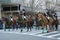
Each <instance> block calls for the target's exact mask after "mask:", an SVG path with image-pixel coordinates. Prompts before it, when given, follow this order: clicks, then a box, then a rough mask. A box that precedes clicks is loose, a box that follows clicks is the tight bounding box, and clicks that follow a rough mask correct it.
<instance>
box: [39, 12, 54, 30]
mask: <svg viewBox="0 0 60 40" xmlns="http://www.w3.org/2000/svg"><path fill="white" fill-rule="evenodd" d="M38 16H39V17H40V18H41V24H42V29H44V28H46V26H47V25H49V26H50V27H49V30H48V31H51V30H52V24H53V18H52V17H50V18H49V22H48V20H47V18H46V17H45V16H44V14H43V13H41V12H39V13H38Z"/></svg>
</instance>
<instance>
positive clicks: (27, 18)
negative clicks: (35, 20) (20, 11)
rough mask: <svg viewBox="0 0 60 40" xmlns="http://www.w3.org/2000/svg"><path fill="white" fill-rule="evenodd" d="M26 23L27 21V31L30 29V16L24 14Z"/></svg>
mask: <svg viewBox="0 0 60 40" xmlns="http://www.w3.org/2000/svg"><path fill="white" fill-rule="evenodd" d="M26 23H27V32H28V31H29V29H30V31H31V28H32V27H31V19H30V17H29V16H26Z"/></svg>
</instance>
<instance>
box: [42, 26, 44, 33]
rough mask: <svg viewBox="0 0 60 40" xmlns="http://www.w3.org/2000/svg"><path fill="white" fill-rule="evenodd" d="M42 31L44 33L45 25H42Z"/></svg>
mask: <svg viewBox="0 0 60 40" xmlns="http://www.w3.org/2000/svg"><path fill="white" fill-rule="evenodd" d="M42 33H44V25H42Z"/></svg>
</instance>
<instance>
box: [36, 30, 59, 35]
mask: <svg viewBox="0 0 60 40" xmlns="http://www.w3.org/2000/svg"><path fill="white" fill-rule="evenodd" d="M57 32H58V31H54V32H50V33H44V34H39V35H36V36H43V35H48V34H52V33H57Z"/></svg>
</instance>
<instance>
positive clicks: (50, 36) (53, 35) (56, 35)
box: [47, 33, 60, 38]
mask: <svg viewBox="0 0 60 40" xmlns="http://www.w3.org/2000/svg"><path fill="white" fill-rule="evenodd" d="M59 35H60V33H58V34H54V35H50V36H47V37H51V38H52V37H54V36H59Z"/></svg>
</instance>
